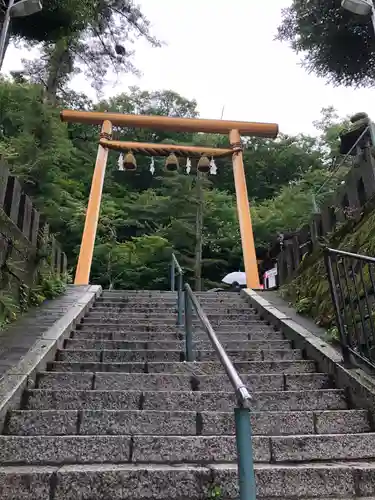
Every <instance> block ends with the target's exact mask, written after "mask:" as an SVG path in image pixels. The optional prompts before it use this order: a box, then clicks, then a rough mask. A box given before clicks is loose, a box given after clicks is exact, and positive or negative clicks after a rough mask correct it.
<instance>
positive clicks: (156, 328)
mask: <svg viewBox="0 0 375 500" xmlns="http://www.w3.org/2000/svg"><path fill="white" fill-rule="evenodd" d="M212 326H213V325H212ZM193 327H194V331H196V332H198V333H205V330H203V329H202V327H201V326H200V325H197V324H194V325H193ZM77 330H90V331H96V332H97V331H99V332H101V331H108V332H110V331H116V332H163V333H165V332H170V333H176V332H181V331H183V326H180V327H178V326H177V325H173V324H169V323H158V324H157V323H153V324H151V323H136V324H135V323H133V322H130V323H127V324H121V323H118V324H116V323H93V324H85V323H82V324H81V325H78V326H77ZM214 330H215V332H216V333H227V334H233V333H237V332H245V333H249V332H252V333H261V332H270V331H273V329H272V328H271V327H269V326H267V325H262V324H257V323H256V324H254V325H247V324H246V325H244V324H242V323H241V324H240V325H236V326H228V325H224V326H220V327H219V328H218V327H217V326H215V327H214ZM206 335H207V334H206Z"/></svg>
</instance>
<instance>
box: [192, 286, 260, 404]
mask: <svg viewBox="0 0 375 500" xmlns="http://www.w3.org/2000/svg"><path fill="white" fill-rule="evenodd" d="M184 288H185V326H187V328H186V336H187V337H188V336H190V340H191V334H192V331H191V322H190V321H189V314H186V310H187V308H186V304H187V302H188V301H189V300H190V303H191V304H192V305H193V308H194V310H195V312H196V314H197V316H198V318H199V320H200V322H201V324H202V326H203V328H204V329H205V330H206V332H207V335H208V336H209V339H210V341H211V344H212V346H213V348H214V349H215V351H216V354H217V355H218V357H219V359H220V363H221V364H222V365H223V368H224V370H225V372H226V374H227V375H228V378H229V380H230V382H231V384H232V386H233V389H234V390H235V393H236V396H237V400H238V403H239V404H240V406H245V407H248V405H249V402H250V401H251V399H252V398H251V395H250V393H249V391H248V390H247V388H246V386H245V384H244V383H243V382H242V380H241V377H240V376H239V374H238V373H237V370H236V369H235V367H234V366H233V363H232V362H231V360H230V359H229V357H228V355H227V353H226V352H225V349H224V347H223V346H222V345H221V343H220V341H219V339H218V338H217V335H216V333H215V330H214V329H213V328H212V326H211V323H210V321H209V319H208V318H207V316H206V313H205V312H204V311H203V308H202V306H201V305H200V303H199V301H198V299H197V298H196V296H195V295H194V293H193V291H192V289H191V287H190V285H188V284H187V283H186V284H185V287H184ZM188 308H189V305H188ZM186 320H188V321H186ZM189 323H190V324H189ZM187 343H188V339H187ZM190 343H192V342H190ZM189 347H190V346H189ZM189 350H190V349H189V348H187V351H189ZM187 354H189V357H191V354H190V352H189V353H187ZM187 361H190V360H187Z"/></svg>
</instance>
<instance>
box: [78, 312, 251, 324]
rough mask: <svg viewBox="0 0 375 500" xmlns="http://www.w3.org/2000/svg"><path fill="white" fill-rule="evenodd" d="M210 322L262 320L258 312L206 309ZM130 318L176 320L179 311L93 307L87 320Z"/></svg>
mask: <svg viewBox="0 0 375 500" xmlns="http://www.w3.org/2000/svg"><path fill="white" fill-rule="evenodd" d="M205 313H206V315H207V317H208V319H209V320H210V322H212V323H215V322H231V321H236V322H245V321H250V322H251V321H260V319H259V316H258V315H257V314H254V313H251V312H248V311H246V312H233V311H230V312H224V311H219V312H217V313H215V312H213V311H211V310H207V311H205ZM128 318H132V319H134V320H138V321H146V320H147V321H168V322H171V321H176V319H177V313H176V312H165V311H164V309H162V310H160V309H159V311H156V312H149V313H145V312H142V311H140V312H133V311H120V312H114V311H112V310H111V309H103V311H98V310H96V309H93V310H92V311H90V313H89V314H88V316H86V318H85V321H87V319H90V320H92V319H97V320H99V321H108V320H109V321H113V322H122V321H126V320H127V319H128ZM193 321H198V316H197V315H195V314H194V315H193Z"/></svg>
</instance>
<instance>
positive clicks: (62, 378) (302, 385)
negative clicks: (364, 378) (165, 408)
mask: <svg viewBox="0 0 375 500" xmlns="http://www.w3.org/2000/svg"><path fill="white" fill-rule="evenodd" d="M241 378H242V381H243V382H244V384H245V385H246V387H248V389H249V390H250V391H251V392H253V391H261V390H265V391H299V390H304V389H328V388H330V387H332V381H331V378H330V377H329V376H328V375H326V374H322V373H298V374H286V375H284V374H282V373H280V374H275V373H274V374H248V373H244V374H241ZM132 387H140V388H142V390H145V391H189V390H191V391H205V392H214V391H228V392H229V391H230V390H231V388H232V385H231V383H230V380H229V378H228V376H227V375H226V374H221V375H219V374H216V375H183V374H167V373H103V372H98V373H90V372H78V373H72V372H61V373H59V372H42V373H39V374H38V376H37V380H36V388H37V389H50V390H58V389H61V390H69V389H72V390H79V389H87V390H91V389H93V390H118V391H126V390H129V389H131V388H132Z"/></svg>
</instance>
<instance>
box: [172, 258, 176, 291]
mask: <svg viewBox="0 0 375 500" xmlns="http://www.w3.org/2000/svg"><path fill="white" fill-rule="evenodd" d="M175 269H176V265H175V263H174V258H173V256H172V262H171V292H174V291H175V283H176V275H175Z"/></svg>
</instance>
